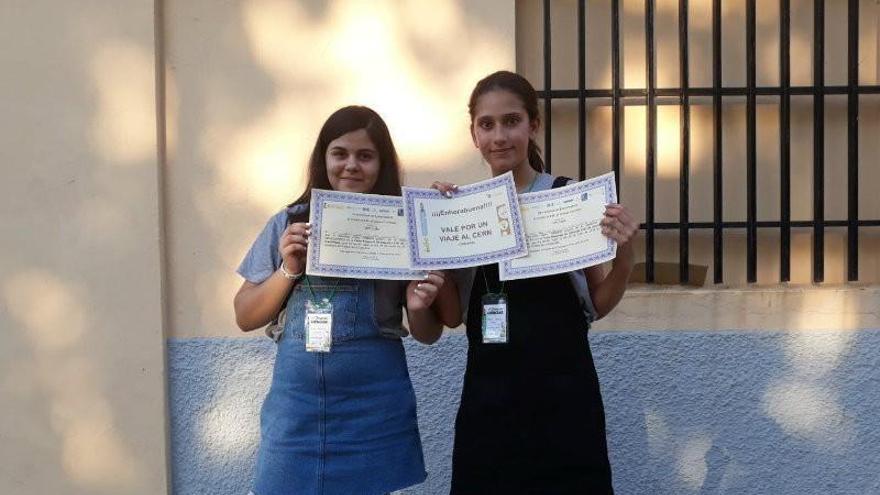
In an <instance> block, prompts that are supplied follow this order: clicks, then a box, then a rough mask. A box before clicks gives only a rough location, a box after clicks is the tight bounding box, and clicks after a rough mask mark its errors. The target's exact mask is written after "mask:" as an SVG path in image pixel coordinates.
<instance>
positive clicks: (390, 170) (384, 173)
mask: <svg viewBox="0 0 880 495" xmlns="http://www.w3.org/2000/svg"><path fill="white" fill-rule="evenodd" d="M360 129H363V130H365V131H367V136H369V137H370V141H372V142H373V146H375V147H376V151H377V152H378V153H379V177H378V178H377V179H376V184H375V185H374V186H373V189H372V190H370V191H369V192H370V193H372V194H384V195H386V196H400V160H399V158H398V157H397V150H395V148H394V143H393V142H392V141H391V134H390V133H389V132H388V126H387V125H385V121H384V120H382V117H380V116H379V114H378V113H376V112H375V111H373V110H372V109H370V108H367V107H364V106H357V105H352V106H347V107H343V108H340V109H339V110H337V111H335V112H333V114H331V115H330V117H328V118H327V121H326V122H324V125H323V126H322V127H321V132H320V133H318V140H317V142H315V147H314V149H312V156H311V158H310V159H309V175H308V182H307V185H306V190H305V192H303V193H302V195H301V196H300V197H299V198H297V199H296V200H295V201H294V202H292V203H290V205H288V206H293V205H298V204H309V200H311V198H312V189H313V188H317V189H332V186H331V185H330V178H329V177H328V176H327V147H328V146H330V143H331V142H332V141H333V140H334V139H336V138H338V137H340V136H342V135H345V134H348V133H349V132H354V131H357V130H360Z"/></svg>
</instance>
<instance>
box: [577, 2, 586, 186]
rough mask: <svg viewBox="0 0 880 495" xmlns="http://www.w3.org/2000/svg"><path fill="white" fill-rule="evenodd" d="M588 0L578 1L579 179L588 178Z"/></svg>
mask: <svg viewBox="0 0 880 495" xmlns="http://www.w3.org/2000/svg"><path fill="white" fill-rule="evenodd" d="M585 22H586V0H578V177H580V180H584V179H586V178H587V100H586V99H585V98H586V94H585V90H586V89H587V56H586V47H585V46H584V45H585V44H586V41H585V40H586V27H585V26H584V24H585Z"/></svg>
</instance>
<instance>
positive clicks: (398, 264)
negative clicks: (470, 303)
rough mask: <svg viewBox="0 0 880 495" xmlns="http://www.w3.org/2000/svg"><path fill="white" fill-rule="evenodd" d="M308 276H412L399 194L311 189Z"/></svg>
mask: <svg viewBox="0 0 880 495" xmlns="http://www.w3.org/2000/svg"><path fill="white" fill-rule="evenodd" d="M309 223H311V224H312V233H311V236H310V239H309V251H308V256H307V258H306V273H307V274H309V275H317V276H327V277H341V278H371V279H388V280H416V279H421V278H423V277H424V275H425V272H423V271H414V270H411V269H410V265H409V256H408V255H407V251H406V250H407V232H406V218H405V216H404V214H403V199H401V198H400V197H399V196H380V195H378V194H361V193H347V192H338V191H325V190H322V189H312V201H311V205H310V209H309Z"/></svg>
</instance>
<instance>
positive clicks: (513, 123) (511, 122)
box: [506, 117, 520, 127]
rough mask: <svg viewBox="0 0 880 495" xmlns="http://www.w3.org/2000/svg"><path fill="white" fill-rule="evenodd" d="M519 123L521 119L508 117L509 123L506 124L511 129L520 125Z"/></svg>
mask: <svg viewBox="0 0 880 495" xmlns="http://www.w3.org/2000/svg"><path fill="white" fill-rule="evenodd" d="M519 122H520V118H519V117H508V118H507V122H506V124H507V125H508V126H510V127H514V126H516V125H517V124H519Z"/></svg>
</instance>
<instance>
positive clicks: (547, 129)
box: [544, 0, 553, 172]
mask: <svg viewBox="0 0 880 495" xmlns="http://www.w3.org/2000/svg"><path fill="white" fill-rule="evenodd" d="M550 34H551V33H550V0H544V90H545V94H544V164H545V165H546V168H547V172H550V171H551V169H552V161H551V151H552V148H553V147H552V146H551V142H550V138H551V137H552V133H551V125H550V105H551V101H552V99H553V97H552V91H551V88H552V86H551V85H550V76H551V66H550V64H551V62H550V59H551V58H552V55H553V54H552V52H551V51H550V37H551V36H550ZM547 91H551V92H550V93H549V94H548V93H547Z"/></svg>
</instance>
